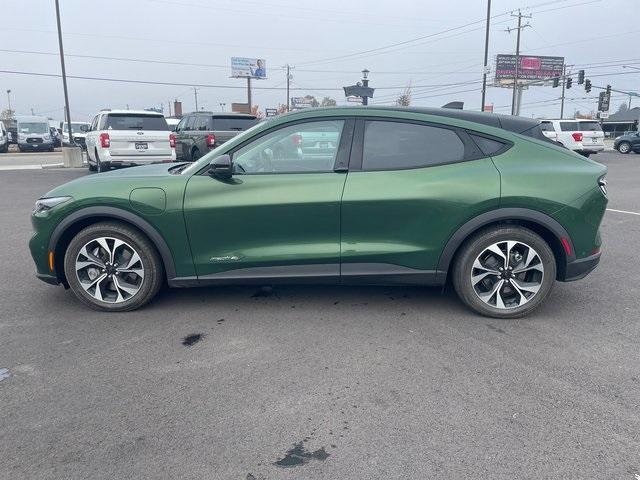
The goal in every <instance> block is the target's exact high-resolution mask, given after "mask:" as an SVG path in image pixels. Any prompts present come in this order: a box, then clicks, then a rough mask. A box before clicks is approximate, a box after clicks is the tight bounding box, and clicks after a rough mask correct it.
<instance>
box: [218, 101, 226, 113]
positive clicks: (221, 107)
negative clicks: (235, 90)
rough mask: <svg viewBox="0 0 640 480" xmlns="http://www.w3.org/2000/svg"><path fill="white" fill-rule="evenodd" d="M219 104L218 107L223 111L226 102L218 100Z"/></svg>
mask: <svg viewBox="0 0 640 480" xmlns="http://www.w3.org/2000/svg"><path fill="white" fill-rule="evenodd" d="M219 105H220V109H221V110H222V111H223V112H224V107H226V106H227V104H226V103H222V102H220V104H219Z"/></svg>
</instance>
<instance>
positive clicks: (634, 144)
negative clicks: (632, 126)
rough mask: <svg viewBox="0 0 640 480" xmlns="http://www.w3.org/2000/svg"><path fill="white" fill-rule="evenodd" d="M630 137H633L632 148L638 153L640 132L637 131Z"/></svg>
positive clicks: (639, 149) (639, 150)
mask: <svg viewBox="0 0 640 480" xmlns="http://www.w3.org/2000/svg"><path fill="white" fill-rule="evenodd" d="M630 137H631V149H632V150H633V151H634V152H636V153H638V152H640V133H638V132H635V133H633V134H632V135H631V136H630Z"/></svg>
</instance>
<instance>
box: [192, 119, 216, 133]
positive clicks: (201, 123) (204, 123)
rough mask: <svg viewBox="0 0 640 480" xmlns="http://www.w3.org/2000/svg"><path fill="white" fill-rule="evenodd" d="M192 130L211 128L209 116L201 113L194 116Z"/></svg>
mask: <svg viewBox="0 0 640 480" xmlns="http://www.w3.org/2000/svg"><path fill="white" fill-rule="evenodd" d="M193 130H201V131H207V130H213V128H212V127H211V117H205V116H203V115H201V116H199V117H196V124H195V127H194V128H193Z"/></svg>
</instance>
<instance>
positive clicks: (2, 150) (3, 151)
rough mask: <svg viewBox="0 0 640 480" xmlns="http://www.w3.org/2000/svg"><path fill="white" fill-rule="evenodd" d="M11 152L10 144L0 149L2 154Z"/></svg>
mask: <svg viewBox="0 0 640 480" xmlns="http://www.w3.org/2000/svg"><path fill="white" fill-rule="evenodd" d="M8 151H9V144H8V143H7V144H6V145H5V146H4V147H1V148H0V153H7V152H8Z"/></svg>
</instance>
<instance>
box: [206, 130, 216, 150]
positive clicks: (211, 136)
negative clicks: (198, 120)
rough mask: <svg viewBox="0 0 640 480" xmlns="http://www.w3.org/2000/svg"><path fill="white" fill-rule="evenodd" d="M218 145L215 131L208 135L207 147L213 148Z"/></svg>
mask: <svg viewBox="0 0 640 480" xmlns="http://www.w3.org/2000/svg"><path fill="white" fill-rule="evenodd" d="M215 145H216V136H215V135H214V134H213V133H210V134H209V135H207V147H209V148H213V147H215Z"/></svg>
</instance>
